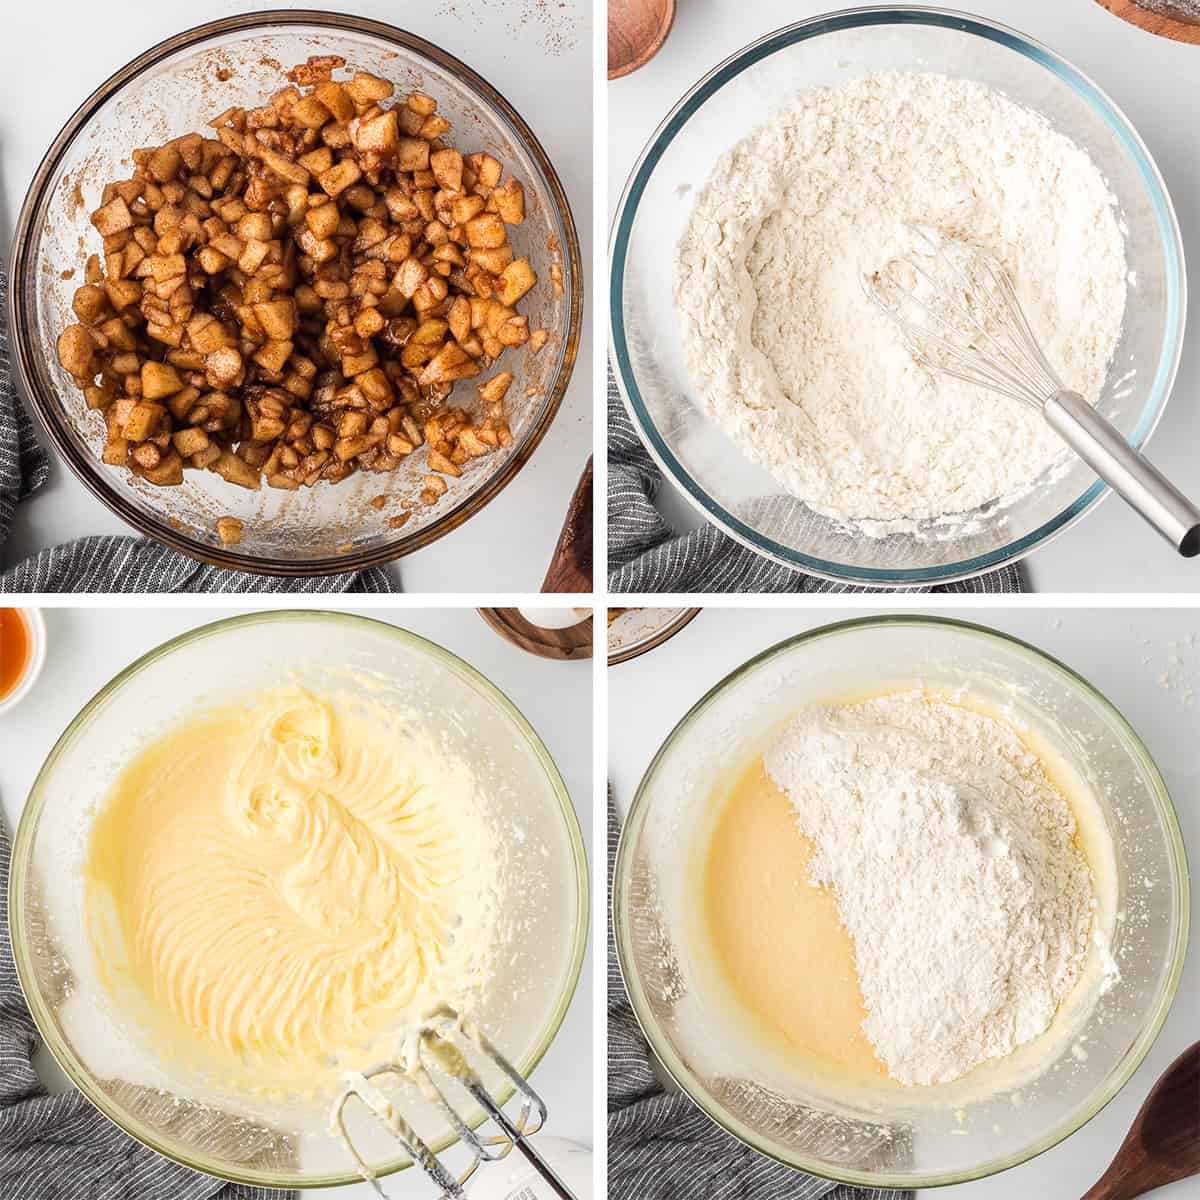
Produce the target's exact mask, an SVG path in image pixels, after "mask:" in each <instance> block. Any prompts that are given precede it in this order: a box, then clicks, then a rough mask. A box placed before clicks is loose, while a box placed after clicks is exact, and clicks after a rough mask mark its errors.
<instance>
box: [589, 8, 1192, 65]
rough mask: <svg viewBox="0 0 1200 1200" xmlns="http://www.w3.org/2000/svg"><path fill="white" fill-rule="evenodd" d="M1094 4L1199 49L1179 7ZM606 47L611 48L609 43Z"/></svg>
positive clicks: (1189, 24)
mask: <svg viewBox="0 0 1200 1200" xmlns="http://www.w3.org/2000/svg"><path fill="white" fill-rule="evenodd" d="M1096 3H1097V4H1100V5H1101V6H1102V7H1104V8H1107V9H1108V11H1109V12H1110V13H1112V14H1113V15H1114V16H1117V17H1120V18H1121V20H1123V21H1128V22H1129V23H1130V24H1131V25H1136V26H1137V27H1138V28H1139V29H1144V30H1146V31H1147V32H1148V33H1156V34H1158V36H1159V37H1168V38H1174V39H1175V41H1177V42H1191V43H1193V44H1194V45H1200V11H1198V13H1197V15H1196V16H1195V17H1192V16H1190V15H1189V14H1188V12H1187V9H1186V8H1185V6H1184V4H1183V3H1180V2H1176V3H1171V0H1161V2H1159V3H1156V4H1155V5H1154V7H1153V8H1151V7H1149V6H1148V5H1146V4H1145V3H1144V0H1143V3H1138V2H1137V0H1096ZM610 37H611V35H610ZM609 45H610V46H611V45H612V42H611V40H610V42H609ZM609 53H610V54H611V53H612V51H611V50H610V51H609Z"/></svg>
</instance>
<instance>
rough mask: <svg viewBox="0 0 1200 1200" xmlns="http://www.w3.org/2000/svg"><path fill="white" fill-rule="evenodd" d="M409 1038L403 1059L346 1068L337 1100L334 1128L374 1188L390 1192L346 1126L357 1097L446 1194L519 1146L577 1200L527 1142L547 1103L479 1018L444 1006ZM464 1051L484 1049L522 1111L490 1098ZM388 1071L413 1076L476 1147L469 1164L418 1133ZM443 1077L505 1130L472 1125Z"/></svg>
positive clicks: (558, 1191) (455, 1196)
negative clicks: (455, 1167)
mask: <svg viewBox="0 0 1200 1200" xmlns="http://www.w3.org/2000/svg"><path fill="white" fill-rule="evenodd" d="M408 1041H409V1047H410V1048H409V1051H408V1053H407V1054H406V1056H405V1058H406V1061H404V1062H385V1063H379V1064H377V1065H376V1066H373V1067H370V1068H368V1069H367V1070H365V1071H361V1072H357V1071H355V1072H348V1073H347V1076H346V1086H345V1088H344V1089H343V1090H342V1091H341V1092H340V1093H339V1094H338V1097H337V1099H336V1100H335V1101H334V1102H333V1109H332V1111H331V1113H330V1121H331V1126H332V1129H333V1132H334V1133H339V1134H341V1137H342V1141H343V1142H344V1143H345V1144H346V1146H347V1148H348V1149H349V1151H350V1153H351V1154H352V1155H353V1156H354V1160H355V1162H356V1163H357V1164H358V1167H359V1170H360V1171H361V1172H362V1176H363V1178H364V1179H365V1180H367V1182H368V1183H370V1184H371V1185H372V1186H373V1187H374V1189H375V1192H376V1194H377V1195H379V1196H382V1197H384V1200H387V1193H386V1192H384V1190H383V1188H382V1187H380V1185H379V1181H378V1180H377V1179H376V1178H375V1175H374V1172H373V1171H372V1169H371V1167H370V1166H369V1165H368V1163H367V1162H366V1160H365V1159H364V1158H363V1157H362V1155H361V1154H360V1153H359V1152H358V1149H357V1148H356V1147H355V1145H354V1142H353V1140H352V1139H351V1137H350V1133H349V1131H348V1130H347V1129H346V1106H347V1104H348V1103H349V1102H350V1101H351V1100H352V1099H355V1100H358V1101H360V1102H361V1103H362V1104H363V1105H365V1106H366V1108H367V1109H368V1110H369V1111H370V1112H371V1113H373V1114H374V1115H375V1116H376V1117H377V1118H378V1119H379V1120H380V1121H381V1122H382V1123H383V1124H384V1125H385V1126H386V1127H387V1129H388V1130H389V1131H390V1132H391V1133H392V1135H393V1136H394V1137H395V1138H396V1139H397V1141H399V1143H400V1144H401V1145H402V1146H403V1147H404V1149H405V1151H406V1152H407V1154H408V1155H409V1157H410V1158H411V1159H412V1160H413V1162H414V1163H415V1164H416V1165H417V1166H418V1167H420V1168H421V1170H422V1171H424V1173H425V1174H426V1175H427V1176H428V1177H429V1178H430V1179H431V1180H432V1181H433V1182H434V1184H436V1185H437V1187H439V1188H440V1189H441V1193H442V1200H463V1198H464V1197H465V1193H464V1191H463V1185H464V1184H465V1183H466V1182H467V1180H468V1179H469V1178H470V1177H471V1176H472V1175H473V1174H474V1173H475V1171H476V1169H477V1168H478V1167H479V1166H480V1164H481V1163H486V1162H495V1161H496V1160H498V1159H501V1158H504V1157H505V1156H506V1155H507V1154H508V1153H509V1152H510V1151H511V1150H512V1149H513V1148H514V1147H515V1148H516V1149H517V1150H518V1151H519V1152H520V1153H521V1154H522V1155H523V1156H524V1157H525V1159H526V1160H527V1161H528V1162H529V1163H530V1165H531V1166H532V1167H533V1168H534V1170H536V1171H537V1173H538V1174H539V1175H540V1176H541V1177H542V1178H543V1179H544V1180H545V1181H546V1183H547V1185H548V1186H549V1187H550V1189H551V1190H552V1191H553V1192H554V1194H555V1195H556V1196H559V1197H561V1200H575V1195H574V1193H572V1192H571V1191H570V1190H569V1189H568V1188H567V1186H566V1184H565V1183H563V1182H562V1180H561V1179H559V1177H558V1176H557V1175H556V1174H555V1173H554V1171H553V1170H552V1169H551V1167H550V1166H549V1165H548V1164H547V1163H546V1162H545V1161H543V1159H542V1158H541V1157H540V1156H539V1155H538V1154H537V1152H536V1151H535V1150H534V1149H533V1148H532V1147H531V1146H530V1145H529V1141H528V1139H529V1138H530V1137H531V1136H532V1135H533V1134H535V1133H537V1132H538V1130H539V1129H541V1127H542V1125H543V1124H544V1123H545V1120H546V1105H545V1103H544V1102H543V1101H542V1099H541V1097H540V1096H538V1094H537V1093H536V1092H535V1091H534V1090H533V1088H531V1087H530V1086H529V1084H528V1083H527V1082H526V1081H525V1079H524V1077H523V1076H522V1075H521V1073H520V1072H519V1071H518V1070H517V1069H516V1068H515V1067H514V1066H513V1065H512V1064H511V1063H510V1062H509V1061H508V1059H506V1058H505V1057H504V1056H503V1055H502V1054H501V1053H500V1051H499V1050H497V1049H496V1047H495V1046H493V1045H492V1043H491V1042H490V1041H489V1040H488V1039H487V1037H486V1036H485V1035H484V1033H483V1032H482V1030H480V1029H479V1027H478V1026H477V1025H475V1024H474V1022H472V1021H470V1020H469V1019H468V1018H466V1017H463V1016H460V1015H459V1014H458V1013H457V1012H456V1011H455V1010H454V1009H452V1008H450V1007H449V1006H445V1007H442V1008H439V1009H438V1010H437V1011H436V1012H434V1013H432V1014H431V1015H430V1016H429V1017H427V1018H426V1019H425V1020H424V1021H422V1022H421V1024H420V1025H418V1026H416V1027H415V1028H414V1029H413V1030H411V1031H410V1034H409V1038H408ZM464 1049H465V1050H466V1053H464ZM467 1054H479V1055H481V1056H483V1057H484V1058H485V1059H487V1060H489V1061H490V1062H491V1063H492V1065H493V1066H494V1067H495V1068H496V1069H497V1070H498V1071H499V1072H500V1073H501V1074H502V1075H503V1076H504V1077H505V1078H506V1079H507V1080H508V1081H509V1083H511V1084H512V1086H513V1089H514V1092H515V1094H516V1096H517V1097H519V1099H520V1110H519V1112H518V1114H517V1116H516V1117H515V1118H513V1117H510V1116H509V1115H508V1114H507V1113H506V1112H505V1111H504V1109H503V1108H502V1107H501V1106H500V1104H499V1103H497V1101H496V1100H495V1099H494V1098H493V1096H492V1095H491V1093H490V1092H489V1091H488V1089H487V1087H486V1086H485V1085H484V1083H483V1080H482V1079H480V1077H479V1075H478V1074H477V1072H476V1071H475V1069H474V1068H473V1067H472V1066H471V1064H470V1062H469V1061H468V1058H467ZM389 1075H390V1076H393V1077H395V1078H397V1079H400V1080H406V1081H408V1082H411V1083H415V1084H416V1085H417V1087H418V1089H419V1090H420V1092H421V1094H422V1095H423V1096H424V1097H425V1099H427V1100H429V1101H430V1102H431V1103H432V1104H433V1105H434V1107H435V1108H436V1109H437V1110H438V1111H439V1112H440V1113H441V1114H442V1115H443V1116H444V1117H446V1119H447V1120H448V1121H449V1122H450V1125H451V1127H452V1128H453V1129H454V1131H455V1133H457V1134H458V1136H459V1137H460V1138H461V1139H462V1141H463V1143H464V1144H465V1145H466V1146H467V1147H468V1149H469V1150H470V1151H471V1155H472V1157H471V1160H470V1162H469V1164H468V1165H467V1167H466V1169H465V1170H462V1171H460V1172H459V1173H458V1174H457V1175H455V1174H454V1173H453V1172H452V1171H451V1170H450V1168H449V1167H447V1166H446V1165H445V1163H443V1162H442V1161H441V1160H440V1159H439V1158H438V1156H437V1155H436V1154H435V1153H434V1152H433V1151H432V1150H431V1149H430V1148H429V1146H428V1145H427V1144H426V1143H425V1141H424V1140H423V1139H422V1138H420V1137H419V1136H418V1135H417V1134H416V1132H415V1131H414V1130H413V1127H412V1126H411V1125H410V1124H409V1122H408V1121H407V1120H406V1119H405V1118H404V1116H403V1115H402V1114H401V1113H400V1112H399V1111H398V1109H397V1107H396V1101H395V1100H394V1099H392V1098H390V1097H389V1096H388V1095H386V1094H385V1093H384V1092H383V1091H382V1089H381V1088H380V1086H379V1084H380V1083H381V1082H382V1080H383V1077H385V1076H389ZM439 1078H443V1079H445V1080H447V1081H450V1080H453V1081H454V1082H456V1083H457V1084H458V1085H459V1086H460V1087H461V1088H462V1090H463V1091H465V1092H466V1093H467V1095H469V1096H470V1097H471V1098H472V1099H473V1100H474V1101H475V1102H476V1103H477V1104H478V1105H479V1106H480V1107H481V1108H482V1109H483V1110H484V1112H485V1113H486V1114H487V1115H488V1117H489V1118H490V1119H491V1120H492V1122H493V1123H494V1124H495V1126H496V1127H497V1129H498V1130H499V1131H500V1132H499V1134H496V1135H493V1136H490V1137H483V1136H480V1134H479V1132H478V1131H477V1130H474V1129H472V1128H471V1127H470V1126H469V1125H468V1124H467V1122H466V1121H465V1120H464V1119H463V1117H462V1115H461V1114H460V1112H459V1111H458V1109H457V1108H455V1107H454V1105H453V1104H451V1103H450V1101H449V1100H448V1099H447V1098H446V1093H445V1092H444V1090H443V1086H442V1085H441V1084H440V1083H439V1082H438V1080H439ZM531 1118H532V1120H531Z"/></svg>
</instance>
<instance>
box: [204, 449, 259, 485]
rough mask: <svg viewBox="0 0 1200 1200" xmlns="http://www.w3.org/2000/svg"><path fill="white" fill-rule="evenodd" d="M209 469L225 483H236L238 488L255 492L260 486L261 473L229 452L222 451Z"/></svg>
mask: <svg viewBox="0 0 1200 1200" xmlns="http://www.w3.org/2000/svg"><path fill="white" fill-rule="evenodd" d="M209 469H210V470H213V471H215V472H216V473H217V474H218V475H220V476H221V478H222V479H224V480H226V482H228V483H236V484H237V485H238V487H244V488H249V489H250V490H251V491H254V492H257V491H258V489H259V487H260V486H261V479H262V477H261V473H260V472H259V471H256V470H255V469H254V468H253V467H252V466H250V464H249V463H247V462H246V461H245V460H244V459H241V458H238V456H237V455H236V454H234V453H233V452H232V451H230V450H223V451H222V452H221V457H220V458H218V459H217V460H216V461H215V462H214V463H213V464H212V466H211V467H210V468H209Z"/></svg>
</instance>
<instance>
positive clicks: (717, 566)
mask: <svg viewBox="0 0 1200 1200" xmlns="http://www.w3.org/2000/svg"><path fill="white" fill-rule="evenodd" d="M661 486H662V474H661V473H660V471H659V469H658V467H657V466H656V465H655V462H654V460H653V459H652V458H651V457H650V454H649V452H648V451H647V450H646V447H645V446H643V445H642V441H641V439H640V438H639V437H638V435H637V432H636V431H635V430H634V428H633V424H632V422H631V421H630V420H629V414H628V413H627V412H626V411H625V405H624V404H623V403H622V401H621V394H620V392H619V391H618V390H617V384H616V380H615V379H614V378H613V374H612V370H611V368H610V370H609V374H608V590H609V591H610V592H613V593H625V594H628V593H645V592H721V593H729V592H814V593H815V592H871V591H877V590H880V589H876V588H868V587H859V586H857V585H855V584H848V583H833V582H831V581H830V580H828V579H819V578H818V577H816V576H815V575H805V574H803V573H802V572H800V571H793V570H792V569H791V568H789V567H784V566H781V565H780V564H779V563H776V562H773V561H772V560H771V559H769V558H763V557H762V556H761V555H759V554H756V553H755V552H754V551H753V550H748V549H747V548H746V547H745V546H743V545H742V544H741V543H740V542H735V541H734V540H733V538H731V537H728V536H726V535H725V534H724V533H722V532H721V531H720V530H719V529H717V527H716V526H715V525H704V526H702V527H701V528H699V529H696V530H693V531H692V532H691V533H685V534H683V535H678V534H676V533H675V531H674V530H673V529H671V528H670V526H668V525H667V523H666V522H665V521H664V520H663V518H662V516H661V514H660V513H659V512H658V510H657V509H656V508H655V507H654V497H655V496H656V495H657V494H658V490H659V488H660V487H661ZM763 503H766V504H770V503H771V501H770V500H769V499H768V500H766V501H763ZM888 590H898V591H906V592H930V591H932V592H972V593H974V592H996V593H1013V592H1022V591H1024V590H1025V582H1024V576H1023V574H1022V572H1021V569H1020V567H1018V566H1015V565H1014V566H1007V567H1001V568H1000V569H999V570H997V571H992V572H990V573H988V574H987V575H976V576H974V577H973V578H971V579H962V580H959V581H958V582H956V583H947V584H940V585H938V586H937V587H933V588H922V587H914V588H900V589H888Z"/></svg>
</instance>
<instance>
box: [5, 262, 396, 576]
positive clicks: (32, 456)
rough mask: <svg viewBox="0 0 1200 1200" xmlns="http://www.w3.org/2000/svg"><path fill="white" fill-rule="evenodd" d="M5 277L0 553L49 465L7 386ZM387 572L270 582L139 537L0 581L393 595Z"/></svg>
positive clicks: (104, 542)
mask: <svg viewBox="0 0 1200 1200" xmlns="http://www.w3.org/2000/svg"><path fill="white" fill-rule="evenodd" d="M10 367H11V362H10V359H9V350H8V277H7V275H6V274H5V273H4V272H3V271H0V550H2V549H3V547H4V544H5V543H6V542H7V540H8V535H9V531H10V530H11V529H12V522H13V515H14V513H15V512H16V508H17V504H18V503H19V502H20V501H22V500H24V499H25V498H26V497H27V496H30V495H31V494H32V493H33V492H35V491H36V490H37V489H38V488H39V487H41V486H42V484H43V483H45V481H46V476H47V474H48V473H49V460H48V459H47V456H46V452H45V451H44V450H43V449H42V448H41V447H40V446H39V445H38V443H37V439H36V437H35V436H34V432H33V424H32V422H31V421H30V419H29V415H28V414H27V413H26V412H25V410H24V408H23V407H22V405H21V401H20V399H19V398H18V396H17V391H16V386H15V385H14V383H13V378H12V371H11V369H10ZM394 590H395V588H394V587H393V586H392V583H391V580H390V579H389V578H388V575H387V573H386V572H385V571H383V570H382V569H380V568H379V567H370V568H368V569H367V570H365V571H360V572H358V573H357V574H356V573H353V572H351V573H348V574H345V575H327V576H320V577H318V576H307V577H304V578H300V579H276V578H272V577H270V576H266V575H252V574H250V573H249V572H247V571H227V570H225V569H223V568H221V567H210V566H206V565H205V564H204V563H200V562H196V561H195V560H194V559H191V558H188V557H187V556H186V555H184V554H177V553H176V552H175V551H174V550H168V549H167V548H166V547H165V546H160V545H159V544H158V543H157V542H153V541H150V540H149V539H148V538H139V537H86V538H80V539H79V540H77V541H74V542H66V543H64V544H63V545H61V546H52V547H51V548H50V549H48V550H43V551H42V552H41V553H40V554H35V555H34V556H33V557H32V558H27V559H25V560H24V561H23V562H20V563H17V564H16V566H14V567H12V568H11V569H9V570H8V571H6V572H4V573H3V574H0V593H4V592H27V593H34V592H355V593H361V592H391V591H394Z"/></svg>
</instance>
